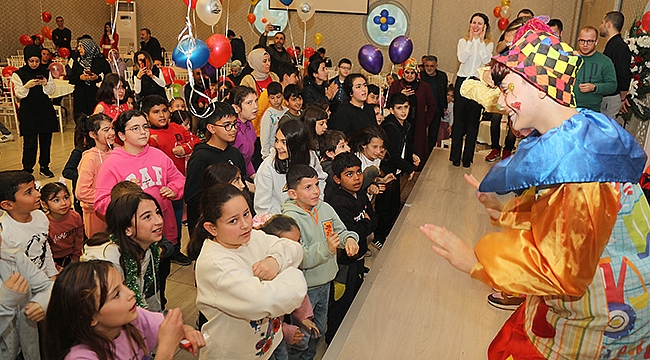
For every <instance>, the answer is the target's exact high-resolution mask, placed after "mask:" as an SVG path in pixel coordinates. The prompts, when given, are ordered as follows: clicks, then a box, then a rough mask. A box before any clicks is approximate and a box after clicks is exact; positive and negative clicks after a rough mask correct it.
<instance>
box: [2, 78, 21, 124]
mask: <svg viewBox="0 0 650 360" xmlns="http://www.w3.org/2000/svg"><path fill="white" fill-rule="evenodd" d="M0 116H2V117H13V118H14V121H13V123H14V126H15V129H16V133H17V134H18V135H20V125H19V122H18V108H17V106H16V97H15V96H14V92H13V84H12V83H11V78H10V77H2V91H0ZM10 124H11V122H10Z"/></svg>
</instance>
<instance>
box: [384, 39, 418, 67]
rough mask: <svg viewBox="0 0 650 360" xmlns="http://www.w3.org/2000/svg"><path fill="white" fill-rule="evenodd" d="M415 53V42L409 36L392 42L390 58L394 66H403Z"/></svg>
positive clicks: (389, 49) (389, 48)
mask: <svg viewBox="0 0 650 360" xmlns="http://www.w3.org/2000/svg"><path fill="white" fill-rule="evenodd" d="M412 53H413V42H412V41H411V39H409V38H408V37H407V36H404V35H402V36H398V37H396V38H394V39H393V41H391V42H390V46H389V47H388V56H389V57H390V61H392V62H393V64H401V63H403V62H404V61H406V60H407V59H408V58H409V57H411V54H412Z"/></svg>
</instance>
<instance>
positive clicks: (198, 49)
mask: <svg viewBox="0 0 650 360" xmlns="http://www.w3.org/2000/svg"><path fill="white" fill-rule="evenodd" d="M194 41H195V43H196V46H194V49H191V46H192V45H191V42H190V39H185V40H183V41H181V42H179V43H178V45H176V47H175V48H174V52H172V60H173V61H174V64H176V66H178V67H180V68H183V69H187V55H190V61H191V62H192V69H198V68H200V67H203V65H205V64H207V63H208V59H209V58H210V49H209V48H208V45H206V44H205V43H204V42H203V41H201V40H199V39H194ZM190 51H191V53H190Z"/></svg>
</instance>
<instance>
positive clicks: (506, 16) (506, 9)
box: [501, 6, 510, 19]
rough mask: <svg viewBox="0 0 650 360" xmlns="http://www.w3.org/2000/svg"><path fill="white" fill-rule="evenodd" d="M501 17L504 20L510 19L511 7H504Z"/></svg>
mask: <svg viewBox="0 0 650 360" xmlns="http://www.w3.org/2000/svg"><path fill="white" fill-rule="evenodd" d="M501 17H502V18H504V19H509V18H510V6H504V7H502V8H501Z"/></svg>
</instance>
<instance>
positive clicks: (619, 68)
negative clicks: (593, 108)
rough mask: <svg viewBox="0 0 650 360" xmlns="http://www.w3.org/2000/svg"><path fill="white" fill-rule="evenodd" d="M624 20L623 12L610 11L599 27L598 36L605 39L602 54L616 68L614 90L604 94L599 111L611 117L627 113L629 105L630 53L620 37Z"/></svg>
mask: <svg viewBox="0 0 650 360" xmlns="http://www.w3.org/2000/svg"><path fill="white" fill-rule="evenodd" d="M624 22H625V17H624V16H623V13H621V12H619V11H610V12H608V13H607V14H606V15H605V17H603V20H602V21H601V23H600V27H599V30H600V36H602V37H604V38H606V39H607V45H605V50H604V51H603V54H605V55H607V57H609V58H610V59H612V62H613V63H614V68H615V69H616V81H617V82H618V87H617V88H616V91H615V92H614V93H612V94H609V95H608V96H604V97H603V101H602V102H601V103H600V112H601V113H603V114H605V115H607V116H609V117H612V118H614V117H616V114H618V113H619V112H624V113H627V107H628V106H630V103H629V102H628V100H627V99H626V97H627V92H628V90H629V88H630V80H632V72H631V71H630V61H631V60H632V53H631V52H630V48H629V47H628V46H627V44H626V43H625V41H624V40H623V38H622V37H621V29H623V23H624Z"/></svg>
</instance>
